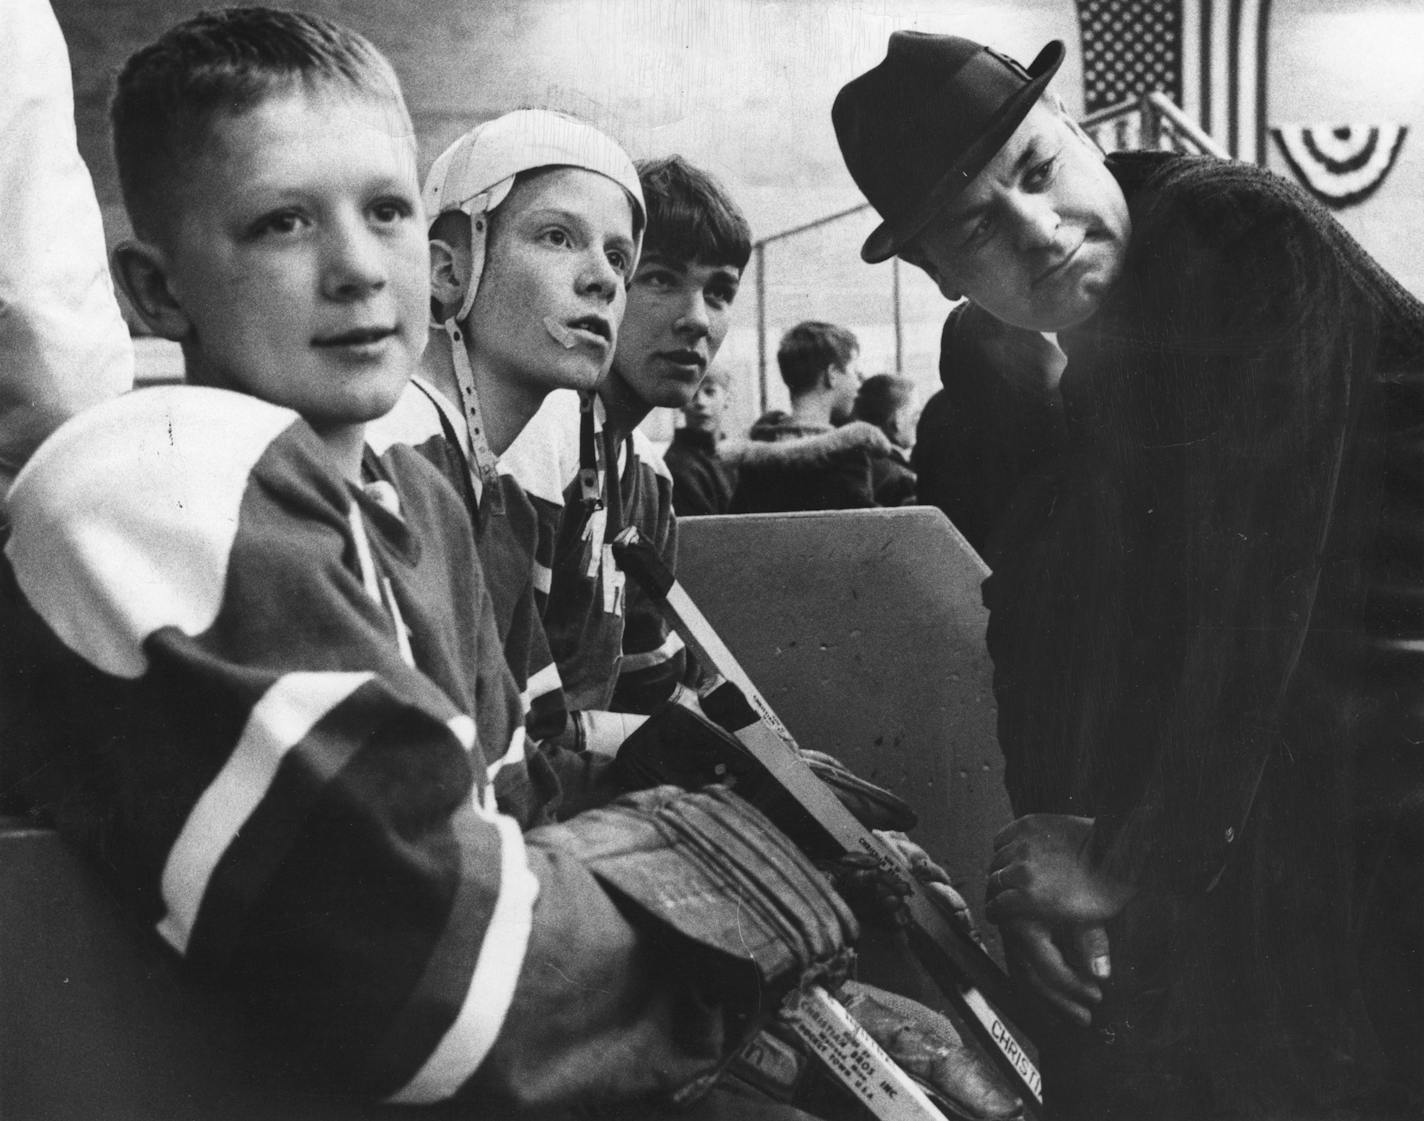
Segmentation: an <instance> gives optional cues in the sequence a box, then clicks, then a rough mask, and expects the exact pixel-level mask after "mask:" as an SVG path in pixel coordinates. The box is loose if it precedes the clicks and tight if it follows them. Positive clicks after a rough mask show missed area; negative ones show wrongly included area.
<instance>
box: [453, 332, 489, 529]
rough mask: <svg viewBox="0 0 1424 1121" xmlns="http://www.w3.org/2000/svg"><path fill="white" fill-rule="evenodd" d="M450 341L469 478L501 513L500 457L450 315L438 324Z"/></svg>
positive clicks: (483, 498)
mask: <svg viewBox="0 0 1424 1121" xmlns="http://www.w3.org/2000/svg"><path fill="white" fill-rule="evenodd" d="M441 327H442V328H444V331H445V336H446V338H447V339H449V342H450V359H451V361H452V362H453V363H454V365H455V378H456V380H457V381H458V382H459V384H460V406H461V408H462V409H463V410H464V414H465V430H466V432H467V433H468V435H469V438H470V481H471V482H472V483H473V484H474V487H475V498H476V500H477V501H478V502H479V503H480V505H481V508H484V506H485V503H486V502H488V504H489V506H488V509H489V511H490V513H493V514H502V513H504V493H503V491H502V490H501V489H500V486H499V460H498V458H497V457H496V456H495V454H494V450H493V449H492V448H491V447H490V444H489V435H488V432H489V429H488V428H487V427H486V425H485V418H484V413H483V412H482V411H481V409H480V395H479V394H478V393H476V392H475V371H474V370H473V369H471V368H470V356H469V354H468V353H467V352H466V350H465V332H464V331H462V330H461V329H460V325H459V323H458V322H457V321H456V320H455V319H454V318H453V317H452V318H450V319H447V320H445V322H444V323H442V324H441Z"/></svg>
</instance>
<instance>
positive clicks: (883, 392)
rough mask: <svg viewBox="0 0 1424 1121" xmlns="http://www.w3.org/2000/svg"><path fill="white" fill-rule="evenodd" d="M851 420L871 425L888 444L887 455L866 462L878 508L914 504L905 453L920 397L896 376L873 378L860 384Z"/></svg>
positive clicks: (911, 439) (910, 383)
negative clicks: (878, 430) (881, 434)
mask: <svg viewBox="0 0 1424 1121" xmlns="http://www.w3.org/2000/svg"><path fill="white" fill-rule="evenodd" d="M850 415H851V418H852V419H853V420H863V421H865V422H866V423H867V424H873V425H875V427H876V428H878V429H880V431H881V432H883V433H885V436H886V438H887V439H888V440H889V441H890V445H891V446H890V454H889V455H881V456H875V457H873V458H872V459H871V461H870V479H871V486H872V487H873V489H874V493H875V502H876V505H878V506H909V505H910V504H912V503H913V502H914V501H915V472H914V470H913V469H912V468H911V466H910V458H909V452H910V450H911V449H912V448H913V447H914V446H915V426H916V425H917V424H918V423H919V419H920V394H919V391H918V390H917V389H916V388H915V383H914V382H913V381H911V380H910V379H909V378H907V377H904V376H903V375H900V374H874V375H872V376H871V377H868V378H866V379H865V380H864V381H863V382H861V383H860V389H859V391H857V393H856V395H855V405H854V407H853V408H852V409H851V413H850Z"/></svg>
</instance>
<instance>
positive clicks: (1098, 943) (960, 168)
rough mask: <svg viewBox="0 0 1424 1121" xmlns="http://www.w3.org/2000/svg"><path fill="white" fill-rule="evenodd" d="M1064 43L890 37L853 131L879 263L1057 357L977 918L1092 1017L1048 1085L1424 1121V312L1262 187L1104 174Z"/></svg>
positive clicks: (1210, 176) (1248, 1111) (1063, 1043)
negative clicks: (1052, 90) (923, 279)
mask: <svg viewBox="0 0 1424 1121" xmlns="http://www.w3.org/2000/svg"><path fill="white" fill-rule="evenodd" d="M1063 56H1064V48H1063V45H1062V44H1061V43H1052V44H1050V45H1049V46H1047V47H1046V48H1045V49H1044V50H1043V51H1042V52H1040V54H1039V55H1038V57H1037V58H1036V59H1035V60H1034V61H1033V63H1032V64H1030V65H1029V66H1028V67H1027V68H1025V67H1023V66H1021V65H1019V64H1018V63H1017V62H1014V61H1013V60H1012V59H1009V58H1008V57H1007V56H1005V55H1003V54H1001V53H1000V52H998V51H995V50H993V49H991V48H987V47H984V46H982V45H980V44H978V43H974V42H971V41H969V40H966V39H962V38H957V37H953V36H940V35H927V34H917V33H910V32H896V33H895V34H894V35H892V36H891V39H890V43H889V49H888V51H887V55H886V58H885V60H884V61H883V62H881V63H880V64H879V65H877V66H876V67H874V68H873V69H871V70H870V71H869V72H867V73H866V74H863V75H861V76H859V77H858V78H856V79H854V80H853V81H852V82H850V83H849V84H847V86H845V87H844V88H843V89H842V91H841V92H840V94H839V96H838V98H837V100H836V104H835V107H834V110H833V114H832V115H833V119H834V122H835V126H836V130H837V135H838V138H839V141H840V145H841V150H842V153H843V155H844V157H845V159H846V163H847V166H848V167H849V169H850V171H851V173H852V175H853V176H854V177H855V179H856V181H857V183H858V184H859V185H860V187H861V189H862V190H863V191H864V193H865V194H866V196H867V197H868V198H869V199H870V201H871V202H872V203H873V204H874V205H875V207H876V208H877V210H878V211H879V213H880V215H881V217H882V218H883V219H884V222H883V223H882V224H881V226H880V227H878V228H877V229H876V230H875V231H874V232H873V233H872V235H871V236H870V238H869V239H868V240H867V242H866V244H865V246H864V248H863V249H862V255H863V256H864V258H865V259H866V260H867V261H879V260H884V259H886V258H888V257H890V256H892V255H895V254H898V255H900V256H901V257H902V258H903V259H905V260H907V261H909V262H910V263H913V264H915V265H917V266H919V267H921V268H922V269H923V270H924V271H925V272H927V273H928V274H929V275H930V276H931V277H932V278H933V279H934V280H935V281H936V283H937V284H938V286H939V288H940V290H941V291H942V292H943V294H944V295H945V296H946V297H948V298H951V299H956V300H957V299H960V298H962V297H968V299H969V300H971V301H972V302H973V303H974V304H975V305H977V306H978V307H979V308H981V309H982V310H983V311H985V312H987V313H988V314H989V315H991V316H993V317H995V318H996V319H999V320H1001V321H1003V322H1005V323H1008V324H1009V325H1011V326H1013V327H1015V328H1019V329H1022V330H1028V331H1036V332H1056V333H1057V339H1058V344H1059V346H1060V347H1061V348H1062V350H1063V353H1064V354H1065V355H1066V360H1067V361H1066V366H1065V367H1064V370H1063V373H1062V377H1061V379H1060V380H1059V382H1058V386H1057V394H1058V395H1059V397H1060V398H1061V402H1062V412H1063V418H1064V425H1065V433H1064V437H1063V439H1064V446H1063V452H1062V461H1061V463H1060V464H1059V465H1058V466H1057V467H1056V468H1055V469H1053V470H1050V471H1048V472H1035V473H1032V476H1031V477H1030V478H1029V479H1028V480H1026V482H1027V483H1028V490H1027V491H1026V492H1024V488H1020V490H1021V492H1022V493H1019V494H1016V495H1015V496H1014V500H1013V503H1012V505H1013V507H1014V508H1013V509H1012V510H1011V511H1009V513H1008V514H1007V520H1006V521H1005V522H1003V523H1002V524H1000V525H999V526H996V527H995V533H996V534H997V535H999V536H1000V540H1001V544H1000V546H999V547H998V548H997V550H996V563H995V567H994V574H993V576H992V577H991V578H990V580H989V581H988V582H987V583H986V585H985V590H984V594H985V601H986V603H987V604H988V605H989V607H990V610H991V619H990V631H989V643H990V651H991V653H992V655H993V658H994V666H995V693H996V697H997V700H998V703H999V713H1000V718H999V735H1000V742H1001V746H1002V749H1003V751H1004V755H1005V764H1006V772H1005V774H1006V783H1007V785H1008V788H1009V793H1010V798H1011V801H1012V804H1013V808H1014V810H1015V812H1016V813H1017V814H1019V815H1021V816H1020V817H1019V818H1018V820H1016V821H1015V822H1013V823H1012V824H1011V825H1009V826H1008V827H1007V828H1006V829H1005V830H1004V831H1003V832H1002V833H1001V834H1000V835H999V837H998V838H997V839H996V841H995V850H996V851H995V856H994V859H993V862H992V869H993V871H992V875H991V877H990V887H989V894H990V900H989V914H990V917H991V918H993V919H995V920H996V921H997V922H998V923H999V925H1000V929H1001V932H1002V934H1003V936H1004V940H1005V945H1006V951H1007V952H1008V954H1009V956H1010V958H1011V961H1012V964H1013V966H1014V968H1015V970H1016V971H1017V973H1018V974H1019V975H1020V976H1022V977H1024V978H1025V979H1026V980H1028V981H1029V982H1030V983H1032V984H1034V985H1035V986H1037V987H1038V988H1039V989H1040V990H1041V991H1042V992H1044V994H1045V995H1046V996H1048V997H1049V998H1050V999H1052V1000H1054V1001H1055V1002H1057V1003H1058V1004H1059V1006H1060V1007H1061V1008H1062V1009H1063V1010H1064V1012H1065V1014H1066V1015H1068V1016H1070V1017H1071V1018H1072V1020H1073V1021H1074V1022H1075V1023H1077V1024H1078V1025H1080V1026H1079V1027H1078V1028H1076V1029H1074V1030H1069V1031H1067V1032H1065V1033H1064V1034H1063V1036H1062V1037H1061V1038H1059V1039H1056V1040H1049V1041H1048V1042H1049V1045H1048V1047H1047V1048H1046V1049H1045V1054H1044V1065H1045V1070H1044V1076H1045V1093H1046V1095H1047V1096H1048V1100H1049V1102H1050V1105H1051V1108H1052V1109H1053V1110H1054V1111H1055V1112H1056V1113H1057V1115H1059V1116H1062V1117H1075V1118H1076V1117H1082V1118H1089V1117H1091V1118H1119V1117H1123V1118H1125V1117H1141V1116H1155V1117H1174V1118H1175V1117H1181V1118H1200V1117H1204V1116H1213V1117H1242V1118H1247V1117H1250V1118H1258V1117H1266V1116H1282V1117H1284V1116H1290V1117H1293V1118H1294V1117H1322V1116H1326V1115H1328V1116H1330V1117H1336V1116H1357V1115H1363V1116H1369V1117H1373V1116H1378V1115H1381V1113H1383V1112H1384V1111H1386V1110H1388V1109H1389V1108H1391V1107H1393V1108H1397V1109H1399V1110H1401V1111H1403V1113H1404V1115H1411V1114H1415V1113H1417V1111H1418V1109H1419V1107H1420V1104H1421V1102H1424V1097H1421V1093H1420V1082H1421V1077H1424V1049H1421V1039H1424V1036H1421V1021H1424V971H1421V970H1420V969H1419V965H1418V958H1417V952H1418V950H1417V947H1418V946H1419V945H1420V944H1421V936H1424V929H1421V928H1424V922H1421V913H1422V912H1421V909H1422V908H1424V903H1421V893H1419V892H1418V890H1417V884H1418V883H1419V876H1420V869H1421V863H1420V850H1419V845H1420V836H1421V831H1420V828H1419V822H1420V817H1419V815H1420V811H1421V805H1424V799H1421V796H1420V793H1421V790H1424V753H1421V752H1420V751H1419V749H1418V746H1417V745H1418V744H1419V743H1420V742H1424V726H1421V725H1420V719H1421V713H1424V703H1421V702H1424V692H1422V691H1421V690H1424V686H1422V685H1421V683H1424V664H1421V662H1420V659H1421V657H1424V609H1421V604H1424V595H1421V587H1424V528H1421V527H1424V518H1421V517H1420V513H1421V498H1424V490H1421V486H1420V477H1419V474H1418V471H1417V462H1418V435H1417V424H1418V417H1419V416H1420V415H1421V411H1422V410H1424V399H1421V390H1424V308H1421V306H1420V305H1419V303H1418V302H1416V301H1415V300H1414V299H1413V298H1412V297H1411V296H1409V295H1408V294H1407V293H1406V292H1405V291H1404V290H1403V289H1402V288H1401V287H1400V286H1399V285H1398V284H1397V283H1396V282H1395V281H1394V280H1393V279H1392V278H1390V277H1389V276H1388V275H1386V274H1385V273H1384V271H1383V270H1382V269H1380V267H1379V266H1378V265H1377V264H1375V262H1374V261H1372V260H1371V259H1370V258H1369V256H1368V255H1367V254H1366V253H1365V252H1364V251H1363V250H1362V249H1361V248H1360V247H1359V246H1358V245H1357V244H1356V243H1355V242H1354V241H1353V240H1352V239H1351V238H1350V237H1349V236H1348V235H1347V234H1346V233H1345V232H1344V231H1343V230H1342V229H1341V228H1340V227H1339V225H1338V224H1337V223H1336V222H1335V221H1334V220H1333V219H1332V218H1331V217H1330V216H1329V214H1327V213H1326V212H1325V211H1324V210H1323V209H1322V208H1321V207H1319V206H1318V205H1317V204H1315V203H1314V202H1313V201H1312V200H1310V199H1309V197H1308V196H1306V195H1304V193H1303V192H1301V191H1299V190H1298V189H1297V188H1295V187H1294V186H1292V185H1291V184H1288V183H1286V182H1285V181H1283V180H1281V179H1280V178H1278V177H1276V176H1274V175H1272V174H1270V173H1269V172H1266V171H1264V170H1262V169H1259V168H1256V167H1252V166H1249V165H1243V164H1237V163H1232V162H1229V161H1223V160H1218V159H1214V158H1211V157H1201V156H1184V155H1177V154H1173V153H1168V152H1160V151H1159V152H1137V153H1123V154H1119V155H1113V156H1110V157H1107V158H1106V159H1105V158H1104V156H1103V154H1102V153H1101V152H1100V151H1099V150H1098V149H1097V147H1096V146H1095V145H1094V144H1093V143H1092V142H1091V140H1089V138H1088V137H1087V136H1086V135H1085V134H1084V133H1083V132H1082V131H1081V129H1079V128H1078V127H1077V126H1076V124H1075V123H1074V122H1073V120H1072V119H1071V118H1070V117H1069V116H1068V115H1067V113H1066V111H1065V110H1064V109H1063V107H1062V105H1061V103H1060V102H1058V101H1057V100H1056V99H1055V98H1054V97H1053V96H1052V95H1051V94H1048V95H1045V90H1046V88H1047V85H1048V82H1049V80H1050V79H1051V77H1052V75H1053V73H1054V72H1055V71H1056V70H1057V68H1058V66H1059V64H1060V63H1061V61H1062V59H1063ZM1410 882H1412V883H1414V884H1415V885H1416V889H1415V890H1414V891H1412V892H1410V891H1408V890H1401V889H1402V885H1404V884H1406V883H1410ZM1409 947H1413V949H1409ZM1360 995H1363V997H1364V1003H1365V1007H1366V1008H1367V1009H1368V1010H1369V1013H1370V1015H1371V1017H1372V1020H1373V1029H1374V1030H1373V1032H1371V1031H1370V1029H1369V1027H1367V1026H1365V1025H1362V1024H1360V1023H1358V1022H1357V1021H1356V1020H1355V1018H1354V1012H1355V1010H1356V1008H1357V1007H1358V1006H1359V996H1360ZM1381 1060H1385V1061H1387V1066H1386V1069H1385V1075H1386V1078H1387V1080H1388V1081H1390V1082H1392V1085H1390V1086H1387V1087H1379V1086H1376V1085H1375V1081H1374V1080H1375V1076H1376V1075H1377V1074H1378V1073H1379V1068H1380V1064H1381ZM1352 1110H1353V1111H1354V1112H1353V1113H1352V1112H1351V1111H1352Z"/></svg>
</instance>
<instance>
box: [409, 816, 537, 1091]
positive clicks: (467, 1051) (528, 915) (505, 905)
mask: <svg viewBox="0 0 1424 1121" xmlns="http://www.w3.org/2000/svg"><path fill="white" fill-rule="evenodd" d="M476 812H477V813H480V816H482V817H487V818H489V819H490V820H492V821H493V823H494V825H495V827H496V828H497V829H498V830H499V839H500V862H499V871H500V878H499V898H498V899H497V900H496V901H495V905H494V913H493V914H492V916H491V917H490V923H489V927H488V929H487V930H486V931H485V936H484V940H483V942H482V943H481V945H480V954H479V957H478V959H477V960H476V962H475V968H474V970H473V971H472V973H471V976H470V987H469V989H468V990H466V992H465V997H464V1000H463V1001H462V1002H461V1004H460V1012H459V1014H458V1015H457V1016H456V1017H455V1021H454V1023H452V1024H451V1025H450V1028H449V1030H448V1031H447V1032H446V1033H445V1036H444V1038H442V1039H441V1040H440V1043H439V1044H438V1045H437V1046H436V1048H435V1050H434V1051H433V1052H431V1054H430V1057H429V1058H428V1059H426V1061H425V1065H424V1066H422V1067H421V1068H420V1071H419V1072H418V1073H417V1074H416V1076H415V1077H414V1078H412V1079H411V1080H410V1082H408V1083H407V1084H406V1085H405V1086H404V1087H403V1088H402V1089H400V1090H399V1091H397V1092H396V1093H395V1094H393V1095H391V1096H390V1097H389V1098H387V1099H386V1100H387V1101H388V1102H391V1103H392V1104H395V1105H421V1104H427V1103H430V1102H437V1101H442V1100H444V1099H445V1098H448V1097H450V1096H451V1095H453V1094H454V1093H455V1092H456V1091H457V1090H459V1088H460V1087H461V1086H463V1085H464V1084H465V1083H466V1082H467V1081H469V1079H470V1076H471V1075H473V1074H474V1073H475V1071H476V1070H478V1069H479V1066H480V1063H482V1062H484V1058H485V1056H486V1055H487V1054H489V1049H490V1048H491V1047H492V1046H494V1041H495V1039H496V1038H497V1037H498V1035H499V1032H500V1029H501V1028H502V1027H503V1026H504V1018H505V1016H506V1015H507V1014H508V1012H509V1005H510V1002H511V1001H512V1000H513V999H514V987H515V984H516V983H517V982H518V980H519V974H520V972H521V970H523V968H524V955H525V952H526V951H527V949H528V947H529V933H530V930H531V929H532V928H533V923H534V900H535V899H536V898H538V895H539V881H538V879H537V878H536V877H535V875H534V873H533V872H531V871H530V870H529V863H528V858H527V857H526V855H525V849H524V837H523V836H522V835H521V834H520V832H519V825H518V823H517V822H515V821H514V819H513V818H509V817H505V816H503V815H498V814H495V815H490V814H484V813H482V812H480V811H479V810H478V808H477V810H476ZM459 918H460V917H459V916H455V921H457V922H458V921H459Z"/></svg>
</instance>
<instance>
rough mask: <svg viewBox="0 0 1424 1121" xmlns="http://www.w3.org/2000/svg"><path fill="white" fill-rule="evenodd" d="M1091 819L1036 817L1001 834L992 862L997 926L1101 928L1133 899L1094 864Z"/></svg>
mask: <svg viewBox="0 0 1424 1121" xmlns="http://www.w3.org/2000/svg"><path fill="white" fill-rule="evenodd" d="M1092 828H1093V819H1092V818H1090V817H1069V816H1067V815H1066V814H1030V815H1029V816H1028V817H1021V818H1019V819H1018V820H1017V821H1015V822H1014V823H1013V824H1011V825H1008V826H1006V827H1005V828H1004V829H1001V830H1000V831H999V834H998V836H996V837H995V838H994V856H993V858H992V859H991V860H990V861H989V882H988V887H987V889H986V892H985V898H986V900H987V904H988V905H987V908H986V913H987V914H988V916H989V918H990V919H992V920H993V921H994V922H998V923H1002V922H1003V921H1004V920H1006V919H1019V918H1030V919H1040V920H1042V921H1044V922H1047V923H1049V924H1050V925H1053V924H1058V923H1065V922H1067V923H1080V924H1086V923H1093V924H1098V925H1101V924H1102V923H1104V922H1106V921H1107V920H1108V919H1110V918H1113V917H1114V916H1115V915H1116V914H1117V913H1118V912H1119V911H1121V910H1122V909H1123V907H1124V906H1126V904H1127V901H1128V899H1130V898H1131V897H1132V888H1131V886H1130V885H1127V884H1123V883H1120V882H1118V881H1117V880H1113V879H1110V878H1109V877H1107V876H1105V875H1103V874H1102V873H1101V872H1099V871H1097V870H1096V869H1094V868H1093V866H1092V863H1091V862H1090V861H1089V859H1088V837H1089V834H1090V833H1091V832H1092Z"/></svg>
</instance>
